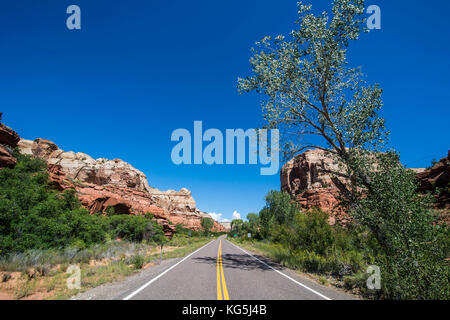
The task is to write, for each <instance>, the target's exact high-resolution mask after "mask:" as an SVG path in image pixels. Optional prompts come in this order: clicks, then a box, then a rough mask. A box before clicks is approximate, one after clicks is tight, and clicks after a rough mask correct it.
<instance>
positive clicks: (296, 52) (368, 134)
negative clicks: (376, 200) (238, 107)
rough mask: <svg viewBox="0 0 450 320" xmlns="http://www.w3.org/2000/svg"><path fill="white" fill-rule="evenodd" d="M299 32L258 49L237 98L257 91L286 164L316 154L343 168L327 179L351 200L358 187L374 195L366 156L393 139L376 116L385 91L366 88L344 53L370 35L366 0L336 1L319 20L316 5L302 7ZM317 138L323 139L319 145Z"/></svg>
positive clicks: (263, 43)
mask: <svg viewBox="0 0 450 320" xmlns="http://www.w3.org/2000/svg"><path fill="white" fill-rule="evenodd" d="M298 8H299V11H298V14H299V19H298V21H297V22H296V24H297V26H298V28H297V29H296V30H293V31H291V33H290V34H289V36H287V37H285V36H282V35H279V36H277V37H275V38H272V37H271V36H267V37H265V38H263V39H262V40H261V41H259V42H257V43H256V48H253V51H254V56H253V57H252V58H251V60H250V63H251V65H252V70H253V75H252V76H249V77H246V78H239V80H238V82H239V85H238V87H239V90H240V92H249V91H256V92H258V93H262V94H263V95H265V96H266V99H265V101H264V102H263V112H264V119H265V120H266V121H267V127H269V128H278V129H280V131H281V143H282V150H283V152H284V155H285V158H288V157H291V156H292V155H294V154H296V153H298V152H301V151H303V150H305V149H307V148H312V147H314V148H319V149H322V150H325V151H327V152H328V153H330V154H331V155H334V156H335V159H336V160H337V161H338V162H339V163H340V164H341V165H342V170H339V172H330V173H332V174H333V175H334V176H335V179H338V178H345V179H348V180H349V181H351V187H350V188H349V187H348V185H347V186H346V184H345V183H341V181H340V180H339V179H338V180H337V181H336V184H337V185H338V186H339V187H340V188H341V190H342V191H343V195H345V197H346V199H347V200H349V201H354V200H355V199H356V198H357V196H358V194H357V190H358V188H357V186H358V185H361V186H364V187H367V188H370V178H369V177H368V176H367V172H368V171H370V170H367V169H368V168H371V166H373V163H374V161H372V160H373V156H369V152H371V151H372V152H373V151H381V150H384V149H385V141H386V139H387V136H388V132H387V131H386V129H385V126H384V122H385V121H384V119H382V118H381V117H379V116H378V113H377V112H378V111H379V110H380V109H381V107H382V100H381V95H382V90H381V88H380V87H379V86H378V85H368V84H367V83H366V82H365V81H364V79H363V74H362V72H361V70H360V68H359V67H354V68H351V67H349V65H348V62H347V47H348V45H349V43H350V41H351V40H357V39H358V38H359V36H360V34H361V33H362V32H364V31H366V30H367V28H366V27H365V24H364V20H365V19H364V17H363V13H364V0H335V1H333V7H332V16H331V17H330V16H329V14H328V13H327V12H323V13H322V14H320V15H314V14H313V13H312V11H311V5H304V4H302V3H301V2H300V3H299V4H298ZM318 137H319V139H318Z"/></svg>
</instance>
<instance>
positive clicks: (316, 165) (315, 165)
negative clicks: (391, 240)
mask: <svg viewBox="0 0 450 320" xmlns="http://www.w3.org/2000/svg"><path fill="white" fill-rule="evenodd" d="M449 157H450V151H449V154H448V155H447V157H446V158H443V159H441V161H439V162H438V163H437V164H435V165H434V166H433V167H432V168H431V169H421V168H418V169H411V170H413V171H414V172H415V173H416V175H417V179H418V180H419V183H420V188H419V191H422V192H426V191H433V192H434V191H435V190H436V188H440V189H441V190H442V191H441V193H440V194H438V195H436V206H437V208H438V209H442V211H443V212H442V217H443V218H442V219H441V220H443V221H445V222H447V223H449V222H450V215H449V209H450V194H449V190H450V189H449V187H450V185H449V183H450V160H449ZM327 171H333V172H339V167H338V166H337V165H336V164H335V163H334V162H333V160H332V158H331V156H330V155H329V154H327V153H326V152H324V151H322V150H320V149H314V150H308V151H306V152H304V153H303V154H300V155H298V156H296V157H295V158H293V159H291V160H290V161H289V162H287V163H286V164H285V165H284V166H283V168H282V169H281V173H280V179H281V190H282V191H285V192H287V193H289V194H290V195H291V196H292V197H293V198H294V199H295V200H296V202H297V204H298V206H299V207H300V208H301V209H304V210H309V209H311V208H313V207H318V208H320V209H322V210H323V211H325V212H327V213H328V214H329V215H330V224H334V223H337V222H339V223H341V224H345V223H347V222H348V221H349V219H350V218H349V216H348V215H347V214H346V213H345V212H344V210H343V209H342V208H340V207H339V202H340V201H339V197H340V190H339V182H338V181H337V180H336V179H335V178H333V177H332V176H331V175H330V174H329V173H328V172H327ZM340 181H341V182H342V183H344V184H348V181H345V180H343V179H341V178H340Z"/></svg>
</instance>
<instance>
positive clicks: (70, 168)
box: [18, 139, 224, 235]
mask: <svg viewBox="0 0 450 320" xmlns="http://www.w3.org/2000/svg"><path fill="white" fill-rule="evenodd" d="M18 146H19V148H20V150H21V152H22V153H23V154H28V155H32V156H34V157H38V158H41V159H43V160H44V161H45V162H46V163H47V166H48V172H49V175H50V180H51V181H52V183H53V184H54V185H55V187H56V188H58V189H59V190H65V189H75V190H76V192H77V194H78V196H79V198H80V200H81V202H82V204H83V206H85V207H86V208H88V209H89V210H90V212H91V213H98V212H101V213H106V210H108V208H109V207H113V208H114V209H115V211H116V212H117V213H120V214H146V213H152V214H153V215H154V217H155V218H156V219H157V220H158V222H159V223H160V224H161V225H163V227H164V229H165V231H166V233H167V235H170V234H172V233H173V232H174V227H175V226H174V225H175V224H183V225H185V226H186V227H187V228H190V229H193V230H199V229H201V219H202V218H203V217H210V216H209V215H207V214H206V213H203V212H202V211H200V210H199V209H198V208H197V207H196V203H195V200H194V198H193V197H192V194H191V192H190V191H189V190H187V189H185V188H183V189H181V190H180V191H174V190H169V191H160V190H158V189H155V188H152V187H150V186H149V184H148V181H147V177H146V176H145V174H144V173H143V172H141V171H139V170H137V169H135V168H134V167H132V166H131V165H130V164H128V163H126V162H124V161H122V160H119V159H114V160H108V159H103V158H100V159H93V158H92V157H90V156H89V155H87V154H85V153H74V152H66V151H63V150H61V149H59V148H58V146H57V145H56V144H54V143H53V142H51V141H49V140H45V139H36V140H34V141H29V140H20V142H19V143H18ZM213 230H215V231H224V228H223V227H222V226H221V225H220V224H219V223H217V222H215V226H214V228H213Z"/></svg>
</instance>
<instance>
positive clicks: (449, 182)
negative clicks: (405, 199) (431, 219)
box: [417, 150, 450, 222]
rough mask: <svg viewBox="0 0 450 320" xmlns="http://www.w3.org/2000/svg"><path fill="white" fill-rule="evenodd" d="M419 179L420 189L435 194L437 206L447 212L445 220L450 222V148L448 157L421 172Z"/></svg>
mask: <svg viewBox="0 0 450 320" xmlns="http://www.w3.org/2000/svg"><path fill="white" fill-rule="evenodd" d="M417 179H418V180H419V183H420V187H419V190H420V191H422V192H427V191H431V192H433V193H434V194H435V197H436V206H437V208H438V209H443V210H444V211H445V212H446V215H445V220H449V222H450V217H449V211H450V150H449V151H448V154H447V157H445V158H442V159H441V160H440V161H439V162H438V163H436V164H435V165H434V166H433V167H431V168H430V169H426V170H424V171H423V172H421V173H419V174H418V175H417ZM438 190H439V192H438Z"/></svg>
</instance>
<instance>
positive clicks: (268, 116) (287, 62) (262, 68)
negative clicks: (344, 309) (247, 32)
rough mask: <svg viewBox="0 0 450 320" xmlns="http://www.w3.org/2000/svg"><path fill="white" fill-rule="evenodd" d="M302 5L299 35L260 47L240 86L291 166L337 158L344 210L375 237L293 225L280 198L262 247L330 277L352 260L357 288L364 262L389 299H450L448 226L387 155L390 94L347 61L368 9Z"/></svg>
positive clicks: (267, 211)
mask: <svg viewBox="0 0 450 320" xmlns="http://www.w3.org/2000/svg"><path fill="white" fill-rule="evenodd" d="M298 6H299V11H298V14H299V19H298V21H297V22H296V23H297V27H296V29H295V30H293V31H292V32H291V33H290V34H289V36H288V37H285V36H281V35H280V36H277V37H274V38H272V37H265V38H264V39H262V40H261V41H260V42H258V43H257V44H256V46H257V47H256V48H255V49H253V52H254V56H253V57H252V58H251V60H250V63H251V66H252V75H251V76H249V77H246V78H240V79H239V80H238V81H239V90H240V92H250V91H256V92H258V93H261V94H262V95H263V96H264V97H265V98H266V99H265V101H264V103H263V110H264V118H265V120H266V122H267V127H269V128H278V129H280V132H281V139H282V142H281V144H282V145H284V148H283V150H282V151H283V152H284V154H285V156H286V158H289V157H291V156H292V155H293V154H296V153H299V152H301V151H302V150H305V149H308V148H312V147H315V148H319V149H322V150H324V151H326V152H327V153H328V154H329V155H331V156H332V158H333V159H334V160H335V162H336V164H338V168H339V170H335V171H332V172H330V175H331V176H332V177H333V182H334V183H335V184H336V185H337V186H338V187H339V189H340V191H341V197H342V199H341V200H342V203H341V204H342V205H343V206H345V207H347V208H348V210H349V212H350V214H351V215H352V216H353V217H354V218H355V220H356V222H357V223H358V224H359V225H360V226H361V227H365V228H366V230H369V231H368V232H369V235H368V236H367V237H366V238H364V237H361V235H362V234H364V233H366V231H364V232H362V233H358V232H356V233H353V231H350V233H347V232H345V231H342V230H335V229H333V230H330V229H329V228H327V227H326V226H325V224H324V223H323V221H322V218H321V217H320V215H314V214H313V215H308V216H307V217H305V216H301V215H300V216H298V217H297V216H296V217H295V219H294V220H291V219H289V218H288V217H292V216H291V215H289V214H284V213H283V212H290V211H289V210H286V209H281V210H277V209H276V208H279V207H280V206H278V205H272V202H274V203H275V204H276V203H277V202H280V203H281V204H282V205H283V206H286V207H283V206H282V207H281V208H288V204H287V202H286V201H285V200H284V199H278V198H282V196H277V197H278V198H274V199H272V201H267V202H268V205H266V207H265V208H264V209H263V210H262V211H261V212H260V214H259V223H260V227H259V231H260V232H259V234H260V236H261V238H262V239H266V240H272V241H275V242H278V243H281V244H283V250H285V249H288V251H280V252H282V253H283V254H284V253H285V252H287V253H286V257H287V259H294V261H297V262H298V261H300V263H299V264H300V265H301V266H303V267H305V268H306V269H308V270H314V269H316V270H329V269H330V268H329V267H326V265H327V263H328V262H329V261H333V260H332V258H333V257H335V258H336V259H337V260H335V262H336V261H347V262H345V263H348V262H351V261H353V262H352V264H353V267H352V269H353V272H356V274H355V275H349V276H350V277H348V278H347V279H348V281H349V283H353V284H355V283H356V284H358V283H361V281H362V278H363V277H362V276H361V274H360V273H358V269H357V268H354V267H355V266H356V265H358V264H359V263H356V262H358V260H360V262H361V261H362V260H361V259H360V257H359V256H360V255H361V254H362V256H363V257H364V261H366V262H369V261H371V262H372V263H373V262H375V263H377V264H378V265H379V266H380V267H381V271H382V278H383V280H382V286H383V288H382V294H381V295H380V296H382V297H384V298H390V299H448V297H449V292H450V287H449V281H448V279H449V273H450V271H449V264H448V262H447V261H446V258H448V256H449V231H448V227H447V226H443V225H435V224H434V223H433V222H434V221H435V215H434V213H433V212H432V211H431V210H430V209H429V208H430V206H429V203H430V202H429V200H428V198H427V197H424V196H419V195H418V194H417V185H416V181H415V178H414V174H413V173H412V172H409V171H408V170H406V169H404V168H403V167H402V166H401V165H400V163H399V158H398V156H397V155H396V154H395V153H394V152H392V151H387V145H386V141H387V137H388V136H389V132H388V131H387V130H386V128H385V121H384V119H383V118H381V117H380V116H379V111H380V110H381V108H382V105H383V103H382V89H381V88H380V87H379V86H378V85H367V84H366V82H365V80H364V76H363V74H362V72H361V71H360V68H352V67H350V65H349V63H348V61H347V49H348V47H349V44H350V42H351V41H352V40H357V39H358V38H359V36H360V34H361V33H362V32H364V31H367V30H366V28H365V25H364V16H363V14H364V8H365V4H364V0H335V1H333V6H332V10H331V13H328V12H323V13H322V14H314V13H313V12H312V11H311V6H310V5H305V4H303V3H301V2H300V3H299V4H298ZM317 137H319V138H321V140H320V139H317ZM342 178H345V179H347V180H346V181H349V183H345V182H344V180H342V181H340V179H342ZM433 187H435V186H433ZM438 192H442V191H441V190H439V191H438ZM269 200H270V199H269ZM280 212H281V214H280ZM308 228H312V229H308ZM346 233H347V234H346ZM322 237H323V238H322ZM363 240H365V241H367V242H361V241H363ZM346 241H347V242H350V243H351V244H352V245H347V244H345V242H346ZM299 248H301V249H299ZM280 258H282V257H280ZM333 263H334V262H333ZM355 263H356V264H355ZM331 269H333V268H331ZM352 276H354V278H353V279H352V278H351V277H352Z"/></svg>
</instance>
